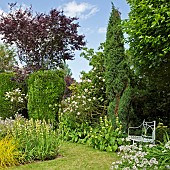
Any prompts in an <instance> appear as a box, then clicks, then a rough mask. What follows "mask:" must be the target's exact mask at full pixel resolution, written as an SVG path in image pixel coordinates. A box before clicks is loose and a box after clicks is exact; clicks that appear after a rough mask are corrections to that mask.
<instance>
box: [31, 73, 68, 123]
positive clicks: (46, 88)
mask: <svg viewBox="0 0 170 170" xmlns="http://www.w3.org/2000/svg"><path fill="white" fill-rule="evenodd" d="M64 90H65V83H64V74H63V73H62V72H61V71H54V70H49V71H38V72H34V73H32V74H31V75H30V76H29V79H28V115H29V118H33V119H40V120H43V119H45V120H46V121H48V120H50V121H51V122H52V123H56V120H57V114H58V110H59V104H60V101H61V99H62V96H63V94H64Z"/></svg>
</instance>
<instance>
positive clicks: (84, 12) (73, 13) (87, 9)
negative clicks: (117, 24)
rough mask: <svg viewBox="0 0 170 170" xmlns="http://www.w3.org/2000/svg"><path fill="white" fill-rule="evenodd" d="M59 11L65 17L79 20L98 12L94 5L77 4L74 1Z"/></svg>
mask: <svg viewBox="0 0 170 170" xmlns="http://www.w3.org/2000/svg"><path fill="white" fill-rule="evenodd" d="M60 9H62V10H63V11H64V14H65V15H66V16H69V17H78V18H80V19H87V18H89V17H91V16H92V15H94V14H95V13H96V12H98V11H99V9H98V8H97V7H96V6H95V5H91V4H89V3H86V2H82V3H77V2H76V1H72V2H69V3H67V4H64V5H63V6H61V7H60Z"/></svg>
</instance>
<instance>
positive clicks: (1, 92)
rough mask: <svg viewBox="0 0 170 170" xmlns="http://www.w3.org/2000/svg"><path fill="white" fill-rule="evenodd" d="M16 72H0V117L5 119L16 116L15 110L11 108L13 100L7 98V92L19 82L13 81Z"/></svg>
mask: <svg viewBox="0 0 170 170" xmlns="http://www.w3.org/2000/svg"><path fill="white" fill-rule="evenodd" d="M13 76H14V73H0V117H2V118H3V119H5V118H9V117H11V116H14V114H15V113H16V111H15V110H12V109H11V102H10V101H7V100H5V92H9V91H12V90H14V89H16V88H17V84H16V83H15V82H14V81H11V78H12V77H13Z"/></svg>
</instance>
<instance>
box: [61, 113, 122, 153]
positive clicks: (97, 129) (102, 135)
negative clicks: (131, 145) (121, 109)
mask: <svg viewBox="0 0 170 170" xmlns="http://www.w3.org/2000/svg"><path fill="white" fill-rule="evenodd" d="M116 122H117V126H116V127H117V128H116V129H113V126H112V122H111V120H110V119H108V118H107V116H105V117H104V118H102V117H100V122H99V124H98V125H96V126H91V125H89V123H88V122H83V123H78V122H76V121H74V119H73V118H70V117H67V116H65V117H63V116H62V119H61V121H60V126H59V127H60V131H61V133H62V139H63V140H66V141H71V142H75V143H82V144H88V145H89V146H92V147H93V148H95V149H99V150H102V151H108V152H109V151H114V152H115V151H117V150H118V147H119V146H120V145H122V144H124V143H125V142H124V137H125V136H124V135H123V133H122V131H121V128H122V125H121V124H120V123H119V122H118V118H117V121H116Z"/></svg>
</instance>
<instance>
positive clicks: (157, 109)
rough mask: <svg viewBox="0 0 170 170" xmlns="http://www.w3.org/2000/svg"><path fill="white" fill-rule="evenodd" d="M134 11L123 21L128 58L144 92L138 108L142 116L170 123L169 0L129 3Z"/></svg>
mask: <svg viewBox="0 0 170 170" xmlns="http://www.w3.org/2000/svg"><path fill="white" fill-rule="evenodd" d="M127 2H128V3H129V5H130V8H131V11H130V13H129V19H127V20H126V21H124V22H123V27H124V32H125V33H127V34H128V39H127V41H128V43H129V45H130V49H129V55H130V58H131V65H132V66H133V70H134V74H135V75H137V76H138V77H140V79H141V80H140V82H141V81H142V83H143V85H142V86H141V83H140V84H136V86H137V87H138V88H141V89H143V91H145V94H144V95H143V94H142V93H141V96H142V97H140V99H139V98H138V99H137V100H136V102H134V103H135V105H136V106H139V107H140V105H141V107H140V108H138V109H137V110H139V111H140V112H141V114H140V115H143V116H145V118H146V117H148V118H150V119H152V118H153V117H155V119H157V120H158V119H159V118H161V119H163V120H164V122H165V124H166V125H170V121H169V112H170V109H169V105H170V95H169V94H170V88H169V84H170V74H169V73H170V59H169V56H170V47H169V41H170V35H169V33H170V13H169V8H170V4H169V3H168V1H166V0H157V1H153V0H152V1H150V0H141V1H135V0H127Z"/></svg>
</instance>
